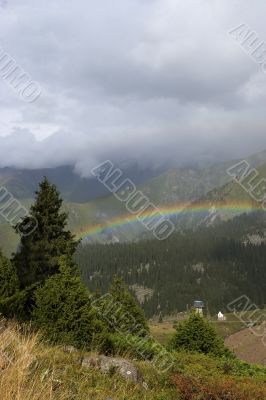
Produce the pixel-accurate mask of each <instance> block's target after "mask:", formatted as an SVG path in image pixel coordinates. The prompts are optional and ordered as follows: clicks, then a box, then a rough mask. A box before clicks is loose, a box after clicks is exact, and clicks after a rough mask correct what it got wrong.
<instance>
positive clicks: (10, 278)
mask: <svg viewBox="0 0 266 400" xmlns="http://www.w3.org/2000/svg"><path fill="white" fill-rule="evenodd" d="M18 288H19V281H18V276H17V274H16V270H15V268H14V266H13V265H12V264H11V262H10V261H9V260H8V259H7V258H5V257H4V256H3V255H2V254H1V252H0V299H5V298H7V297H10V296H13V294H15V293H16V292H17V290H18Z"/></svg>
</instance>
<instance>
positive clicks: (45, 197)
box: [12, 177, 78, 289]
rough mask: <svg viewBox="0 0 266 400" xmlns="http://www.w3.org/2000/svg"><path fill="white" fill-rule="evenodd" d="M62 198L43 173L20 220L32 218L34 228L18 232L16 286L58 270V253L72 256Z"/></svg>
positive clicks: (27, 222)
mask: <svg viewBox="0 0 266 400" xmlns="http://www.w3.org/2000/svg"><path fill="white" fill-rule="evenodd" d="M61 206H62V199H61V198H60V194H59V192H58V190H57V189H56V187H55V185H53V184H51V183H50V182H49V181H48V180H47V178H46V177H45V178H44V179H43V181H42V182H41V183H40V185H39V190H38V191H37V192H36V199H35V203H34V204H33V205H32V206H31V208H30V213H29V216H28V217H26V218H25V219H24V221H23V222H22V224H20V227H19V230H20V232H21V231H23V224H25V226H28V225H29V222H30V221H29V220H32V221H36V222H37V224H36V228H35V230H33V232H32V233H31V234H29V235H22V236H21V242H20V247H19V250H18V251H17V253H16V254H15V255H13V259H12V261H13V263H14V265H15V267H16V271H17V275H18V277H19V281H20V289H24V288H26V287H28V286H30V285H32V284H35V283H40V282H43V281H44V280H45V279H46V278H47V277H49V276H51V275H53V274H55V273H57V272H58V270H59V261H58V259H59V257H61V256H66V257H67V258H68V259H72V255H73V254H74V252H75V249H76V246H77V243H78V242H76V241H75V240H74V236H73V235H72V234H71V232H70V231H69V230H67V229H66V225H67V214H66V213H65V212H62V211H61Z"/></svg>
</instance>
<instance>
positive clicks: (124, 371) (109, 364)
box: [81, 356, 142, 383]
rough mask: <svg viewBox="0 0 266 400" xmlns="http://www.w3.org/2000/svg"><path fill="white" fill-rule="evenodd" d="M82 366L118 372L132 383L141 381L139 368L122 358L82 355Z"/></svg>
mask: <svg viewBox="0 0 266 400" xmlns="http://www.w3.org/2000/svg"><path fill="white" fill-rule="evenodd" d="M81 365H82V367H85V368H95V369H99V370H100V371H101V372H103V373H115V372H116V373H118V374H120V375H121V376H122V377H123V378H124V379H127V380H130V381H132V382H134V383H142V376H141V374H140V372H139V370H138V369H137V368H136V367H135V366H134V365H133V364H132V363H131V362H130V361H128V360H125V359H124V358H112V357H106V356H98V357H93V356H92V357H84V358H83V360H82V363H81Z"/></svg>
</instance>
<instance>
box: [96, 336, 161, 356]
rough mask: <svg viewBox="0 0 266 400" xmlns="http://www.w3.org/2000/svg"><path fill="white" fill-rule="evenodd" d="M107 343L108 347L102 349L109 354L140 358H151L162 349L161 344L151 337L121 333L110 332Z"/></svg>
mask: <svg viewBox="0 0 266 400" xmlns="http://www.w3.org/2000/svg"><path fill="white" fill-rule="evenodd" d="M106 344H108V347H105V348H103V349H102V350H103V351H104V352H105V354H107V355H121V356H128V357H132V358H136V359H140V360H151V359H152V358H153V357H155V356H156V355H157V354H158V353H159V351H160V349H161V346H160V345H159V344H158V343H156V342H155V341H154V340H153V339H152V338H150V337H146V338H142V337H139V336H136V335H123V334H119V333H113V334H109V335H108V340H107V342H106Z"/></svg>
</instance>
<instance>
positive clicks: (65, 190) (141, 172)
mask: <svg viewBox="0 0 266 400" xmlns="http://www.w3.org/2000/svg"><path fill="white" fill-rule="evenodd" d="M160 172H161V170H160V169H159V170H153V169H150V168H145V169H143V168H141V167H139V166H138V165H132V166H125V169H124V174H125V176H127V177H129V178H130V179H132V180H133V181H134V182H136V184H141V183H143V182H144V181H146V180H148V179H151V178H152V177H154V176H155V175H156V174H158V173H160ZM44 176H46V177H47V178H48V179H49V181H51V182H53V183H54V184H55V185H56V186H57V187H58V189H59V191H60V193H61V195H62V197H63V199H64V200H65V201H69V202H74V203H83V202H88V201H90V200H93V199H96V198H98V197H101V196H105V195H108V194H109V192H108V190H107V189H106V188H105V186H104V185H102V184H101V183H100V182H99V181H98V180H97V179H96V178H94V177H89V178H82V177H81V176H80V175H78V174H77V173H76V172H75V171H74V168H73V167H71V166H62V167H57V168H44V169H32V170H30V169H21V170H20V169H15V168H1V169H0V185H1V186H4V187H5V188H6V189H7V190H9V191H10V192H11V193H12V194H13V196H14V197H16V198H17V199H19V200H23V199H32V198H33V197H34V194H35V190H36V188H37V187H38V183H39V182H40V181H41V180H42V179H43V177H44Z"/></svg>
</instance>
